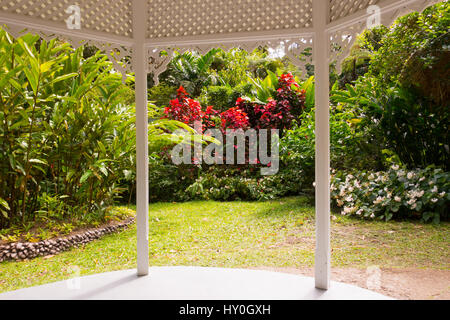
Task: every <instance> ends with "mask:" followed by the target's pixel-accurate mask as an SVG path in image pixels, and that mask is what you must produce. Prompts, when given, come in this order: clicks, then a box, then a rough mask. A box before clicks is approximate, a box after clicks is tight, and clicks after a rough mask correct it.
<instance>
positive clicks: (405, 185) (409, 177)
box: [331, 166, 450, 223]
mask: <svg viewBox="0 0 450 320" xmlns="http://www.w3.org/2000/svg"><path fill="white" fill-rule="evenodd" d="M449 192H450V172H444V171H443V170H442V169H437V168H434V167H428V168H426V169H416V170H407V169H406V168H400V167H399V166H392V167H391V168H390V169H389V170H388V171H384V172H358V173H353V174H349V173H345V172H333V174H332V177H331V198H332V202H333V204H334V205H335V206H337V207H338V208H339V209H340V210H341V214H342V215H355V216H359V217H364V218H369V219H375V218H377V219H385V220H386V221H388V220H390V219H392V218H393V217H394V216H396V217H408V216H409V217H421V218H422V219H423V220H424V221H429V220H432V221H433V222H435V223H439V221H440V220H441V219H442V218H443V217H447V216H448V211H449V209H448V208H449V207H450V194H449Z"/></svg>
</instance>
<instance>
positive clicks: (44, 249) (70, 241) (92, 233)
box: [0, 217, 135, 262]
mask: <svg viewBox="0 0 450 320" xmlns="http://www.w3.org/2000/svg"><path fill="white" fill-rule="evenodd" d="M134 221H135V218H134V217H132V218H128V219H127V220H125V221H124V222H121V223H119V224H116V225H111V226H107V227H104V228H99V229H93V230H87V231H85V232H83V233H80V234H75V235H72V236H66V237H59V238H56V239H51V240H43V241H39V242H14V243H8V244H4V245H0V262H3V261H7V260H15V261H20V260H25V259H33V258H36V257H39V256H47V255H53V254H57V253H60V252H63V251H66V250H69V249H71V248H72V247H78V246H80V245H82V244H85V243H88V242H91V241H93V240H96V239H99V238H100V237H102V236H104V235H107V234H111V233H114V232H116V231H119V230H122V229H126V228H128V227H129V226H130V225H131V224H132V223H134Z"/></svg>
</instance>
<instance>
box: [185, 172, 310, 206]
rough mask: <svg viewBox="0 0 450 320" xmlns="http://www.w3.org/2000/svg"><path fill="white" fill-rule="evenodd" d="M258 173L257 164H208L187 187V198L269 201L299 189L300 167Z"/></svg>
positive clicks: (300, 179) (297, 191)
mask: <svg viewBox="0 0 450 320" xmlns="http://www.w3.org/2000/svg"><path fill="white" fill-rule="evenodd" d="M258 172H259V169H258V168H257V167H256V166H249V167H247V168H227V169H220V168H217V167H211V168H209V169H208V170H206V171H204V172H201V173H200V175H199V177H198V178H197V179H196V180H195V182H194V183H193V184H191V185H190V186H189V187H188V188H187V189H186V191H185V195H186V197H187V199H186V200H188V199H205V200H216V201H230V200H269V199H276V198H279V197H284V196H288V195H298V194H299V193H300V192H301V189H302V172H301V170H298V169H296V170H294V171H282V172H279V173H278V174H276V175H271V176H260V175H259V174H258Z"/></svg>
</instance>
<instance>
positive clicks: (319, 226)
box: [313, 0, 331, 290]
mask: <svg viewBox="0 0 450 320" xmlns="http://www.w3.org/2000/svg"><path fill="white" fill-rule="evenodd" d="M327 17H328V0H314V1H313V24H314V31H315V33H314V34H315V36H314V53H313V54H314V68H315V69H314V70H315V80H316V84H315V104H316V106H315V107H316V128H315V133H316V160H315V177H316V253H315V261H314V269H315V272H314V277H315V284H316V288H318V289H325V290H326V289H328V288H329V286H330V271H331V269H330V258H331V255H330V126H329V62H328V56H329V55H328V51H329V48H328V43H329V42H328V38H327V37H328V33H327V31H326V26H327Z"/></svg>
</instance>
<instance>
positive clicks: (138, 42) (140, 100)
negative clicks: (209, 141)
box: [133, 0, 148, 276]
mask: <svg viewBox="0 0 450 320" xmlns="http://www.w3.org/2000/svg"><path fill="white" fill-rule="evenodd" d="M146 4H147V1H142V0H133V38H134V44H133V70H134V73H135V78H136V84H135V100H136V207H137V218H136V225H137V274H138V276H145V275H147V274H148V114H147V112H148V111H147V71H146V70H147V54H146V48H145V31H146V25H147V6H146Z"/></svg>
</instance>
